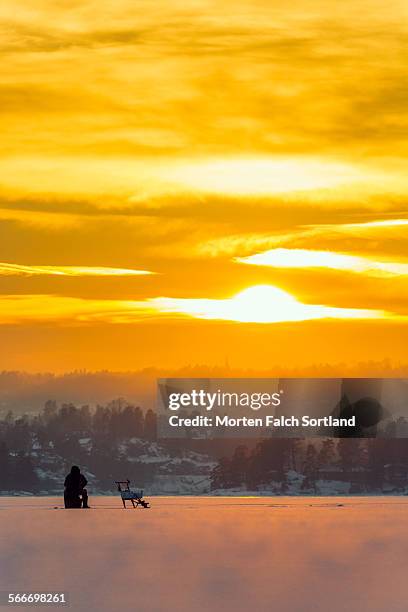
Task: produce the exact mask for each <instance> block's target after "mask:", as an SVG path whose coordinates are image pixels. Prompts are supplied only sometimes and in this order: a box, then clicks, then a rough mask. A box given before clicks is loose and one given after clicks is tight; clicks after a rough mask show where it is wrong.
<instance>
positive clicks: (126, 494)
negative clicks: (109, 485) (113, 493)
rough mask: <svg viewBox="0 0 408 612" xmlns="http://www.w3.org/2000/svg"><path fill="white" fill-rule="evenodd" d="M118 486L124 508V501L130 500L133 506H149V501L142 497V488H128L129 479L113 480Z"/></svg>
mask: <svg viewBox="0 0 408 612" xmlns="http://www.w3.org/2000/svg"><path fill="white" fill-rule="evenodd" d="M115 483H116V484H117V486H118V491H119V493H120V496H121V498H122V503H123V507H124V508H126V502H127V501H130V502H131V503H132V506H133V507H134V508H137V507H138V506H141V507H142V508H150V506H149V502H147V501H146V500H145V499H143V489H139V490H135V491H132V489H131V488H130V480H115Z"/></svg>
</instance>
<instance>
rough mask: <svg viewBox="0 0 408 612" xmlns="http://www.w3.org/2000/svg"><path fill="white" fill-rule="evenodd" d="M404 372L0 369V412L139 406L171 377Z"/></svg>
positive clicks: (389, 371)
mask: <svg viewBox="0 0 408 612" xmlns="http://www.w3.org/2000/svg"><path fill="white" fill-rule="evenodd" d="M277 376H279V377H291V376H293V377H303V376H310V377H337V376H338V377H346V376H362V377H400V376H401V377H402V376H403V377H408V365H393V364H391V363H390V362H388V361H385V362H367V363H361V364H357V365H345V364H338V365H327V364H311V365H310V367H307V368H301V369H300V368H291V367H288V366H285V365H284V364H278V365H277V364H275V365H270V366H269V367H268V368H265V370H262V371H260V370H251V369H245V370H244V369H238V368H232V367H230V366H229V365H228V364H226V365H223V366H216V367H209V366H205V365H200V364H197V365H187V366H185V367H183V368H179V369H173V370H170V369H169V368H167V369H164V368H153V367H152V368H147V369H143V370H140V371H136V372H111V371H99V372H89V371H74V372H67V373H65V374H52V373H47V372H43V373H36V374H33V373H27V372H19V371H3V372H0V415H1V414H5V413H6V412H7V411H8V410H13V411H14V412H15V413H16V414H22V413H25V412H27V413H37V412H38V411H39V410H41V409H42V408H43V406H44V403H45V402H46V401H47V400H50V399H52V400H56V401H57V402H67V403H69V402H73V403H75V404H89V405H91V406H94V405H96V404H98V403H105V402H109V401H111V400H112V399H116V398H119V397H123V398H125V399H126V400H128V401H129V402H132V403H134V404H136V405H140V406H142V407H143V408H144V409H149V408H154V406H155V403H156V379H157V378H161V377H162V378H167V377H168V378H172V377H186V378H199V377H213V378H221V377H272V378H273V377H277Z"/></svg>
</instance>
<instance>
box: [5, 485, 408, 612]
mask: <svg viewBox="0 0 408 612" xmlns="http://www.w3.org/2000/svg"><path fill="white" fill-rule="evenodd" d="M150 501H151V504H152V508H151V509H149V510H143V509H136V510H133V509H130V508H129V509H128V510H126V511H125V510H124V509H123V508H122V505H121V500H120V499H119V498H118V497H93V498H91V504H92V509H91V510H67V511H66V510H63V509H61V508H62V500H61V498H51V497H43V498H33V497H25V498H21V497H20V498H10V497H2V498H1V497H0V538H1V541H0V567H1V570H0V590H3V591H4V590H7V591H13V590H14V591H19V592H24V591H25V592H27V591H30V590H31V591H33V590H34V591H37V592H38V591H45V592H50V591H53V592H63V591H65V592H66V593H67V594H68V598H69V603H70V609H72V610H75V611H78V612H82V611H83V612H85V611H87V612H89V611H93V610H95V611H98V612H105V611H109V612H116V611H119V610H121V609H125V608H129V609H130V610H140V611H142V612H147V611H153V612H156V611H157V612H159V611H167V612H168V611H173V610H174V611H175V612H195V611H207V610H211V611H216V612H218V611H221V610H223V611H228V610H231V611H234V612H240V611H241V610H245V612H249V611H252V610H254V611H255V612H263V611H265V612H266V611H268V612H270V611H271V610H276V611H277V612H286V611H288V612H289V611H290V612H298V611H299V612H305V611H307V612H308V611H309V610H310V611H312V610H313V611H322V612H327V611H328V610H330V612H337V611H340V610H342V611H347V612H363V611H365V610H367V611H368V610H370V612H377V611H380V610H381V611H382V612H385V611H387V612H388V611H392V612H399V611H401V612H402V611H404V612H405V611H406V609H407V601H408V578H407V558H408V499H406V498H401V497H393V498H383V497H382V498H375V497H369V498H285V497H279V498H266V497H264V498H231V497H229V498H225V497H218V498H198V497H187V498H186V497H159V498H150ZM54 507H58V509H54ZM53 608H54V607H53V606H52V607H51V609H53ZM4 609H6V608H4ZM8 609H10V610H11V609H13V608H11V607H10V608H8ZM17 609H21V610H23V609H27V607H26V608H17Z"/></svg>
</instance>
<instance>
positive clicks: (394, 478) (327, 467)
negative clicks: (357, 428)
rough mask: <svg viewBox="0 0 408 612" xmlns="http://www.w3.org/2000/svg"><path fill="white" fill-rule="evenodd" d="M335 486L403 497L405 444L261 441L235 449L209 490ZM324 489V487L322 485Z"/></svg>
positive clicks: (407, 462) (407, 472)
mask: <svg viewBox="0 0 408 612" xmlns="http://www.w3.org/2000/svg"><path fill="white" fill-rule="evenodd" d="M333 481H341V482H343V483H345V485H346V488H347V489H348V490H345V492H347V493H365V492H367V493H372V492H381V491H382V490H383V489H384V488H388V489H389V490H390V491H394V492H396V493H398V492H404V491H405V490H406V487H407V485H408V439H406V438H396V439H387V438H373V439H358V438H340V439H338V440H335V439H331V438H330V439H323V440H317V439H315V440H304V439H276V438H274V439H266V440H262V441H260V442H259V443H258V444H256V446H255V447H253V448H252V449H248V448H247V447H246V446H244V445H240V446H238V447H237V448H236V449H235V451H234V453H233V454H232V456H231V457H223V458H222V459H220V461H219V462H218V464H217V466H216V467H215V468H214V470H213V471H212V474H211V488H212V490H216V489H233V488H242V489H244V490H249V491H254V490H261V489H265V488H270V487H271V486H272V487H273V488H274V490H275V492H276V493H282V494H284V493H287V492H290V488H291V485H294V486H295V487H296V488H297V489H298V490H300V491H304V492H312V493H320V492H322V491H321V490H320V487H321V486H322V485H324V484H325V483H326V485H327V484H328V483H331V482H333ZM326 489H327V486H326Z"/></svg>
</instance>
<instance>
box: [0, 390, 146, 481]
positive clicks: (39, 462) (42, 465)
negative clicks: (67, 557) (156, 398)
mask: <svg viewBox="0 0 408 612" xmlns="http://www.w3.org/2000/svg"><path fill="white" fill-rule="evenodd" d="M133 438H135V439H137V440H138V441H139V440H140V441H146V442H149V441H150V442H151V441H154V440H155V439H156V415H155V413H154V412H153V411H152V410H147V411H146V412H144V411H142V410H141V408H139V407H137V406H133V405H131V404H128V403H127V402H125V401H124V400H121V399H119V400H115V401H113V402H110V403H109V404H107V405H106V406H101V405H99V406H97V407H96V408H95V410H91V409H90V407H89V406H81V407H77V406H75V405H73V404H62V405H61V406H60V407H58V405H57V403H56V402H55V401H48V402H46V404H45V406H44V409H43V410H42V412H41V413H40V414H38V415H35V416H32V415H25V416H18V417H15V416H14V415H13V414H12V412H9V413H8V414H7V415H6V416H5V417H4V418H3V419H1V420H0V490H3V491H4V490H6V491H13V490H26V491H36V490H38V489H39V488H41V487H42V488H45V489H47V488H52V487H53V486H54V488H55V481H56V480H58V479H59V480H61V478H62V476H63V473H64V471H66V469H67V468H68V467H69V465H70V464H74V463H75V464H80V465H82V466H84V467H85V469H86V470H88V471H90V472H91V473H92V474H94V475H95V481H96V482H97V483H98V485H99V486H100V487H102V488H103V487H108V486H111V484H112V480H114V479H115V478H117V477H118V474H119V475H121V474H129V469H128V468H129V465H128V463H129V461H128V460H129V459H130V460H132V461H133V463H134V466H133V473H135V472H137V475H138V476H139V477H140V478H141V479H142V480H143V479H146V478H147V473H148V469H149V468H148V466H143V465H142V463H141V462H140V464H138V463H137V454H138V453H141V452H142V450H141V449H140V448H138V447H137V444H135V445H133V446H132V445H131V444H129V448H128V447H127V448H126V452H124V449H122V448H121V443H122V442H123V441H125V440H126V441H129V440H130V441H131V440H132V439H133ZM138 468H139V469H138ZM39 474H40V476H42V478H40V477H39Z"/></svg>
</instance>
